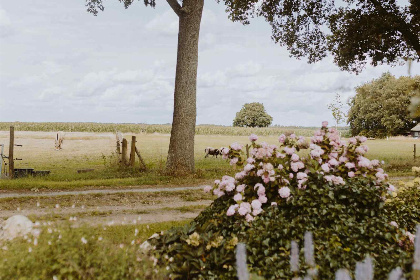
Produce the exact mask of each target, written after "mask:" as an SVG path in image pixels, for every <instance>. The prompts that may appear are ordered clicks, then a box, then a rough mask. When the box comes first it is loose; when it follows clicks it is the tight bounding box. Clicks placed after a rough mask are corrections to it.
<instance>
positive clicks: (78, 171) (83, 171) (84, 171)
mask: <svg viewBox="0 0 420 280" xmlns="http://www.w3.org/2000/svg"><path fill="white" fill-rule="evenodd" d="M93 171H95V169H93V168H89V169H79V170H77V173H88V172H93Z"/></svg>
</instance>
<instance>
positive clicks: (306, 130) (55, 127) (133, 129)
mask: <svg viewBox="0 0 420 280" xmlns="http://www.w3.org/2000/svg"><path fill="white" fill-rule="evenodd" d="M11 125H13V126H14V127H15V129H16V130H18V131H19V130H20V131H43V132H57V131H65V132H102V133H104V132H111V133H115V132H116V131H121V132H122V133H136V134H151V133H160V134H170V133H171V125H169V124H131V123H128V124H115V123H60V122H50V123H48V122H45V123H31V122H0V131H1V130H9V127H10V126H11ZM316 129H318V127H300V126H272V127H263V128H247V127H232V126H222V125H204V124H203V125H197V126H196V129H195V134H196V135H233V136H248V135H250V134H251V133H255V134H257V135H264V136H268V135H273V136H278V135H280V134H282V133H288V132H295V133H296V134H298V135H302V136H312V134H313V132H314V130H316ZM338 129H339V130H340V132H341V133H342V135H347V134H348V132H349V129H348V127H339V128H338Z"/></svg>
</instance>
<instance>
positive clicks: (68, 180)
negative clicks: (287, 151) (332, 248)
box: [0, 131, 420, 190]
mask: <svg viewBox="0 0 420 280" xmlns="http://www.w3.org/2000/svg"><path fill="white" fill-rule="evenodd" d="M132 135H136V136H137V147H138V149H139V150H140V152H141V154H142V156H143V158H144V160H145V162H146V165H147V167H148V170H149V171H147V172H139V171H138V170H137V169H130V168H126V169H121V168H119V165H118V163H117V156H116V153H115V150H116V144H115V143H116V140H115V134H113V133H102V132H100V133H95V132H66V133H65V140H64V143H63V146H62V147H63V149H62V150H59V151H57V150H55V147H54V137H55V133H54V132H41V131H36V132H32V131H16V133H15V143H16V144H21V145H22V147H16V148H15V158H21V159H22V161H16V162H15V167H16V168H34V169H35V170H50V171H51V175H50V176H47V177H44V178H29V179H28V178H22V179H17V180H13V181H10V180H0V190H1V189H3V190H4V189H32V188H52V189H69V188H85V187H89V186H93V187H102V186H113V187H116V186H133V185H167V184H174V185H179V184H183V185H185V184H187V185H188V184H189V185H191V184H192V185H194V184H201V183H206V182H209V181H211V180H212V179H214V178H217V177H220V176H222V175H224V174H232V173H233V170H232V168H231V167H230V166H229V164H228V163H227V162H226V161H224V160H222V159H221V158H220V157H219V158H217V159H216V158H214V157H211V156H210V157H208V158H204V155H205V153H204V149H205V148H206V147H209V146H210V147H215V148H220V147H225V146H228V145H229V144H231V143H233V142H239V143H242V144H246V143H248V137H247V136H232V135H197V136H196V141H195V158H196V168H197V173H196V174H195V175H192V176H190V177H184V178H170V177H167V176H165V175H164V174H163V170H164V167H165V161H166V156H167V151H168V147H169V138H170V136H169V134H159V133H152V134H144V133H140V134H130V133H126V134H124V137H125V138H127V140H128V141H130V140H131V136H132ZM8 137H9V132H8V131H0V144H5V151H6V154H7V152H8V142H9V138H8ZM259 141H266V142H268V143H274V144H275V143H278V141H277V136H261V137H260V139H259ZM308 141H309V138H308ZM416 143H420V140H417V139H413V138H408V137H395V138H390V139H389V140H387V139H378V140H369V141H368V142H367V145H368V146H369V152H368V157H369V158H371V159H373V158H376V159H380V160H384V161H385V163H386V165H385V168H386V171H387V172H389V173H390V175H392V176H407V175H411V167H412V166H416V165H417V164H419V165H420V160H416V161H415V160H414V159H413V146H414V144H416ZM419 148H420V147H419ZM304 152H305V151H303V153H304ZM419 153H420V151H419ZM79 169H94V171H93V172H89V173H83V174H78V173H77V170H79Z"/></svg>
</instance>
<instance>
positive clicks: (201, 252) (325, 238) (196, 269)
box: [153, 123, 420, 279]
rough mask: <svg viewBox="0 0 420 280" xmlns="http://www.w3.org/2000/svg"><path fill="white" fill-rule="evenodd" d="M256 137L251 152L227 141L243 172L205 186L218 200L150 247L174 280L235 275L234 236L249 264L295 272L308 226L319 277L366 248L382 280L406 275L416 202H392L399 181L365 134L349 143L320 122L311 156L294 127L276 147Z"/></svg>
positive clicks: (274, 272)
mask: <svg viewBox="0 0 420 280" xmlns="http://www.w3.org/2000/svg"><path fill="white" fill-rule="evenodd" d="M257 140H258V137H257V136H256V135H251V136H250V141H251V146H250V157H249V158H247V159H245V158H244V156H243V152H242V149H243V146H242V145H240V144H237V143H234V144H232V145H231V146H230V147H229V149H224V153H223V155H224V158H225V159H227V160H230V163H231V164H232V165H236V166H239V167H241V170H240V171H239V172H237V173H236V174H235V175H234V176H227V175H226V176H224V177H223V178H221V180H216V181H215V184H214V186H206V187H205V190H206V191H211V192H213V193H214V194H215V195H216V196H217V197H218V198H217V199H216V200H215V201H214V203H213V204H212V205H211V206H210V207H208V208H207V209H205V210H204V211H203V212H202V213H201V214H200V215H199V216H198V217H197V218H196V219H195V220H194V221H193V222H192V223H191V224H189V225H188V226H186V227H184V228H183V229H173V230H170V231H168V232H166V233H164V234H161V235H160V236H159V237H157V238H156V239H154V241H153V245H154V246H156V250H155V251H154V254H155V255H156V256H157V257H158V259H160V261H161V264H162V265H166V266H168V268H169V270H170V271H171V273H172V277H173V278H174V279H178V278H179V279H216V278H217V279H233V278H234V277H236V272H235V258H234V247H235V245H236V243H237V242H238V241H240V242H243V243H245V244H247V250H248V262H249V266H250V270H251V272H254V273H256V274H257V275H261V276H263V277H265V278H266V279H290V278H291V277H292V276H293V275H292V274H291V272H290V270H289V254H290V241H291V240H297V241H302V238H303V236H304V233H305V232H306V231H311V232H313V234H314V240H315V251H316V263H317V265H318V267H319V277H320V278H321V279H333V278H334V273H335V271H336V270H338V269H339V268H349V269H354V266H355V263H356V262H357V261H361V260H362V259H364V257H365V255H366V254H370V255H371V256H373V257H374V259H375V276H377V277H378V278H379V279H384V278H385V277H386V275H387V273H388V272H389V271H390V270H391V269H392V268H394V267H397V266H401V267H402V268H403V269H404V271H405V273H406V274H407V275H409V273H410V269H411V267H410V265H409V264H410V263H411V260H412V251H413V245H412V233H411V232H412V230H413V227H414V226H413V225H414V224H416V223H419V222H420V221H419V219H420V218H419V217H418V216H417V217H416V213H418V212H416V211H418V203H417V204H416V203H414V202H413V203H412V204H410V206H409V207H410V211H404V210H402V211H399V210H397V209H396V208H398V206H397V204H393V202H389V200H391V201H393V200H394V199H395V198H394V197H395V192H396V188H395V187H394V186H392V185H390V184H389V183H388V182H387V177H388V176H387V174H386V173H385V172H384V170H383V169H382V168H381V163H380V162H379V161H378V160H369V159H368V158H366V157H365V154H366V152H367V151H368V147H367V146H365V145H364V142H365V141H366V138H365V137H355V138H350V139H349V140H348V143H345V142H344V141H342V140H341V139H340V137H339V134H338V133H337V131H336V130H335V129H333V128H330V129H328V128H327V124H326V123H323V126H322V128H321V129H320V130H319V131H317V132H316V133H315V135H314V136H313V137H312V138H311V144H310V149H309V153H308V155H306V156H305V155H304V153H303V152H301V151H300V150H301V148H302V147H304V146H305V145H306V143H305V142H306V141H305V139H304V138H303V137H297V136H296V135H294V134H291V135H290V136H285V135H281V136H280V137H279V143H280V145H279V146H277V145H270V144H267V143H264V142H263V143H257ZM386 202H387V203H386ZM396 225H397V226H396ZM192 237H194V243H192V241H191V240H192V239H191V238H192ZM171 258H172V259H173V261H172V262H168V261H167V260H168V259H171ZM302 273H303V272H302ZM301 276H304V274H302V275H301Z"/></svg>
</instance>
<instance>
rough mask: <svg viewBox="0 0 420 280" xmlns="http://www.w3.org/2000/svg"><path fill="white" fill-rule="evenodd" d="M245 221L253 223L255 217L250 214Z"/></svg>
mask: <svg viewBox="0 0 420 280" xmlns="http://www.w3.org/2000/svg"><path fill="white" fill-rule="evenodd" d="M245 219H246V221H247V222H248V223H249V222H252V221H253V220H254V217H252V216H251V215H250V214H248V215H246V217H245Z"/></svg>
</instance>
